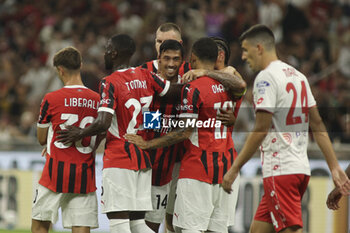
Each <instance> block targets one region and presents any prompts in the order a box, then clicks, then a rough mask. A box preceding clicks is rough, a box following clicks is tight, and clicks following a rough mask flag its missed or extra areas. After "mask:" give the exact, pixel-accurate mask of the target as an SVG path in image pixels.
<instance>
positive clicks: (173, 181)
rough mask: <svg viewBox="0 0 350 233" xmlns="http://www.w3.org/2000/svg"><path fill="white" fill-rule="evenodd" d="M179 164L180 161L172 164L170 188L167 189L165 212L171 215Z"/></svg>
mask: <svg viewBox="0 0 350 233" xmlns="http://www.w3.org/2000/svg"><path fill="white" fill-rule="evenodd" d="M180 166H181V163H180V162H177V163H175V164H174V168H173V174H172V179H171V181H170V190H169V197H168V203H167V207H166V212H167V213H168V214H171V215H172V214H173V213H174V205H175V199H176V187H177V181H178V179H179V172H180Z"/></svg>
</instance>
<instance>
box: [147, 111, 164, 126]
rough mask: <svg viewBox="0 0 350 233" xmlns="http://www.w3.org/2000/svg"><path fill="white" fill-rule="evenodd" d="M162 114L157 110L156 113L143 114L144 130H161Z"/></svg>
mask: <svg viewBox="0 0 350 233" xmlns="http://www.w3.org/2000/svg"><path fill="white" fill-rule="evenodd" d="M161 115H162V114H161V113H160V112H159V110H157V111H156V112H144V113H143V128H145V129H160V116H161Z"/></svg>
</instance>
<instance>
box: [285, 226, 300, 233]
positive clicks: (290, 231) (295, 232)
mask: <svg viewBox="0 0 350 233" xmlns="http://www.w3.org/2000/svg"><path fill="white" fill-rule="evenodd" d="M280 232H281V233H302V232H303V228H302V227H301V226H298V225H294V226H289V227H287V228H285V229H283V230H282V231H280Z"/></svg>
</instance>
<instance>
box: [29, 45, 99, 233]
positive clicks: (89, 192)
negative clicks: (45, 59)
mask: <svg viewBox="0 0 350 233" xmlns="http://www.w3.org/2000/svg"><path fill="white" fill-rule="evenodd" d="M53 65H54V66H55V67H56V69H57V73H58V75H59V77H60V79H61V80H62V81H63V83H64V87H63V88H61V89H59V90H57V91H54V92H51V93H48V94H46V95H45V97H44V99H43V101H42V103H41V108H40V116H39V120H38V124H37V137H38V140H39V143H40V144H41V145H46V147H47V154H46V163H45V166H44V169H43V173H42V175H41V178H40V180H39V184H38V188H37V189H36V196H35V199H34V202H33V208H32V227H31V228H32V232H34V233H39V232H40V233H43V232H48V230H49V227H50V223H55V222H56V221H57V218H58V210H59V208H61V210H62V218H63V219H62V222H63V226H64V227H65V228H71V229H72V232H73V233H78V232H81V233H84V232H86V233H87V232H90V228H97V227H98V219H97V198H96V193H95V190H96V186H95V156H94V153H95V151H94V150H95V147H96V146H97V145H95V142H96V136H93V137H87V138H84V139H83V140H80V141H77V142H75V143H70V144H63V143H60V142H58V141H57V131H58V130H62V129H65V128H66V127H67V126H70V125H76V126H79V127H81V128H84V127H85V126H87V125H88V124H90V123H91V122H92V121H93V120H94V119H95V118H96V117H97V108H98V104H99V95H98V94H97V93H96V92H94V91H92V90H90V89H88V88H86V87H84V85H83V82H82V80H81V76H80V68H81V55H80V52H79V51H78V50H76V49H75V48H73V47H67V48H64V49H62V50H60V51H58V52H57V53H56V54H55V56H54V58H53ZM96 144H97V143H96Z"/></svg>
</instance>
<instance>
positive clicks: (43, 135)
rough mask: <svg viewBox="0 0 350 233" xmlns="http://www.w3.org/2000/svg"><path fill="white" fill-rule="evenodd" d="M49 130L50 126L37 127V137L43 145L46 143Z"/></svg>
mask: <svg viewBox="0 0 350 233" xmlns="http://www.w3.org/2000/svg"><path fill="white" fill-rule="evenodd" d="M48 131H49V127H46V128H41V127H37V130H36V132H37V135H36V137H37V139H38V141H39V143H40V145H42V146H44V145H46V142H47V134H48Z"/></svg>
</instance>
